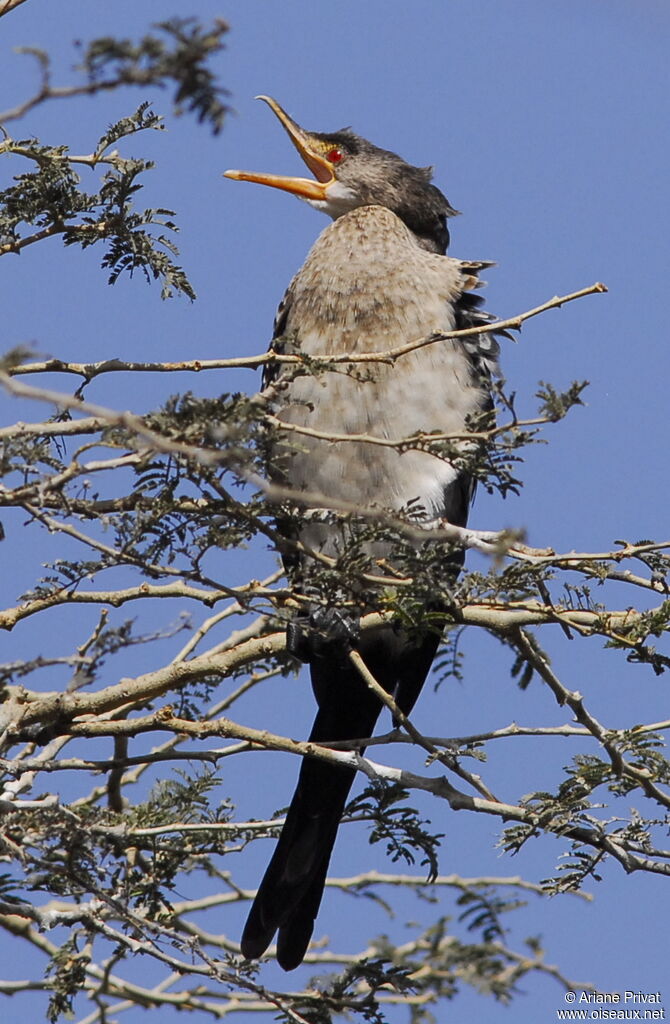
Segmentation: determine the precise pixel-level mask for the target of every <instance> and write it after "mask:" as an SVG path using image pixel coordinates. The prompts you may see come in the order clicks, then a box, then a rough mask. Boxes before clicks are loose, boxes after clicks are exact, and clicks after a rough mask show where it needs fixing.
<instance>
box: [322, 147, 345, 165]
mask: <svg viewBox="0 0 670 1024" xmlns="http://www.w3.org/2000/svg"><path fill="white" fill-rule="evenodd" d="M343 156H344V153H343V152H342V150H341V149H331V150H330V152H328V153H326V160H329V161H330V163H331V164H339V162H340V160H341V159H342V157H343Z"/></svg>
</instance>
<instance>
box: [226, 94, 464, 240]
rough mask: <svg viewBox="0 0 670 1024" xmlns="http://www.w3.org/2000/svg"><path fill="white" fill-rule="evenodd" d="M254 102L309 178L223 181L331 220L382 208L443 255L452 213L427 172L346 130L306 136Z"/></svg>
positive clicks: (233, 174) (281, 113) (281, 114)
mask: <svg viewBox="0 0 670 1024" xmlns="http://www.w3.org/2000/svg"><path fill="white" fill-rule="evenodd" d="M257 99H261V100H264V101H265V102H266V103H267V104H268V106H269V107H270V109H271V110H272V111H273V112H274V113H275V114H276V116H277V117H278V118H279V120H280V122H281V124H282V125H283V126H284V128H285V130H286V132H287V134H288V136H289V138H290V139H291V142H292V143H293V145H294V146H295V148H296V149H297V150H298V153H299V154H300V156H301V157H302V159H303V161H304V162H305V164H306V165H307V167H308V168H309V170H310V171H311V173H312V174H313V175H314V177H313V178H294V177H284V176H282V175H278V174H264V173H257V172H255V171H226V172H225V176H226V177H227V178H233V179H234V180H235V181H255V182H257V183H258V184H260V185H271V186H272V187H273V188H279V189H283V191H285V192H291V193H292V194H293V195H296V196H298V197H299V198H300V199H304V200H305V201H306V202H308V203H309V204H310V205H311V206H314V207H315V208H316V209H317V210H323V212H324V213H327V214H328V215H329V216H330V217H332V218H333V219H336V218H337V217H341V216H342V215H343V214H345V213H349V211H350V210H353V209H355V208H356V207H358V206H385V207H386V208H387V209H389V210H391V211H392V212H393V213H395V214H396V216H397V217H400V219H401V220H402V221H404V223H405V224H406V225H407V227H408V228H409V229H410V230H411V231H412V232H414V234H415V235H416V237H417V240H418V241H419V242H420V243H421V244H422V245H423V246H424V247H425V248H426V249H429V250H432V251H434V252H444V251H445V250H446V248H447V245H448V244H449V232H448V230H447V217H451V216H453V215H454V214H455V213H457V211H456V210H454V209H453V207H452V206H450V204H449V202H448V201H447V199H446V197H445V196H444V195H443V194H442V193H441V192H440V190H439V189H438V188H436V187H435V185H432V184H431V177H432V170H431V168H430V167H414V166H412V164H408V163H407V162H406V161H405V160H403V159H402V157H399V156H398V155H397V154H396V153H391V152H389V151H388V150H386V149H380V148H379V147H378V146H374V145H373V144H372V143H371V142H368V141H367V140H366V139H363V138H361V137H360V136H359V135H356V134H355V133H354V132H352V131H351V130H350V129H348V128H345V129H342V130H341V131H337V132H332V133H323V132H307V131H305V130H304V129H303V128H301V127H300V125H299V124H297V123H296V122H295V121H294V120H293V118H291V117H289V115H288V114H287V113H286V111H285V110H283V109H282V107H280V106H279V104H278V103H277V101H276V100H273V99H272V97H270V96H258V97H257Z"/></svg>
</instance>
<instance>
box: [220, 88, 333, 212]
mask: <svg viewBox="0 0 670 1024" xmlns="http://www.w3.org/2000/svg"><path fill="white" fill-rule="evenodd" d="M256 99H257V100H263V101H264V102H265V103H267V105H268V106H269V107H270V110H272V111H273V113H274V114H276V116H277V117H278V118H279V120H280V121H281V123H282V125H283V126H284V128H285V129H286V132H287V134H288V137H289V138H290V140H291V142H292V143H293V145H294V146H295V148H296V149H297V150H298V153H300V156H301V157H302V159H303V160H304V161H305V163H306V164H307V166H308V167H309V169H310V171H311V172H312V174H313V175H314V178H291V177H285V176H283V175H280V174H263V173H259V172H257V171H226V172H225V173H224V177H225V178H232V179H233V180H234V181H255V182H257V183H258V184H259V185H270V186H272V188H280V189H282V190H283V191H284V192H291V193H292V194H293V195H296V196H300V197H301V199H325V198H326V194H327V191H328V189H329V188H330V186H331V185H333V184H334V182H335V181H336V180H337V179H336V178H335V174H334V172H333V168H332V165H331V164H330V163H329V162H328V160H326V159H325V157H323V156H321V154H320V153H319V152H317V150H316V148H315V146H314V144H313V142H312V138H311V136H310V135H309V133H308V132H305V131H303V129H302V128H301V127H300V125H299V124H296V122H295V121H294V120H293V118H292V117H289V115H288V114H287V113H286V111H285V110H283V109H282V107H280V106H279V104H278V103H277V101H276V100H273V99H272V97H271V96H257V97H256Z"/></svg>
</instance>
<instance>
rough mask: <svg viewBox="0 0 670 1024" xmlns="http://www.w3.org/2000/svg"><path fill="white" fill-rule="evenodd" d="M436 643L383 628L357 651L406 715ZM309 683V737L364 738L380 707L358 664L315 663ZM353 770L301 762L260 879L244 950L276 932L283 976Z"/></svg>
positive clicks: (306, 932) (342, 660)
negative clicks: (313, 707) (312, 705)
mask: <svg viewBox="0 0 670 1024" xmlns="http://www.w3.org/2000/svg"><path fill="white" fill-rule="evenodd" d="M438 643H439V636H438V635H437V633H430V634H424V635H423V636H422V637H420V638H419V639H417V640H416V641H409V640H408V638H407V636H406V635H404V634H402V633H401V632H398V631H394V630H393V629H392V628H390V627H388V626H386V627H383V628H382V629H380V630H379V631H378V632H373V633H372V634H367V635H366V636H365V637H364V639H363V642H362V644H361V647H360V651H361V654H362V656H363V658H364V660H365V663H366V664H367V666H368V668H369V669H370V671H371V672H372V673H373V675H374V676H375V678H376V679H377V680H378V682H379V683H380V684H381V685H382V686H383V687H384V689H385V690H386V691H387V692H388V693H392V694H393V695H394V697H395V700H396V702H397V704H398V706H399V707H400V708H401V710H402V711H404V712H405V713H406V714H408V713H409V712H410V711H411V709H412V707H413V705H414V702H415V700H416V698H417V697H418V695H419V692H420V690H421V687H422V686H423V683H424V680H425V678H426V676H427V675H428V672H429V670H430V666H431V663H432V661H433V658H434V656H435V651H436V649H437V645H438ZM311 672H312V686H313V688H314V693H315V696H316V699H317V702H318V704H319V711H318V714H317V716H316V720H315V722H314V726H313V728H312V732H311V734H310V740H313V741H315V742H319V743H324V742H325V743H327V742H328V741H329V740H330V741H334V740H351V739H358V738H360V739H364V738H367V737H369V736H370V735H371V734H372V730H373V729H374V726H375V722H376V721H377V718H378V716H379V712H380V710H381V704H380V702H379V700H378V699H377V697H375V696H374V694H372V693H371V691H370V690H369V689H368V688H367V687H366V685H365V683H364V682H363V680H362V679H361V677H360V675H359V673H358V672H357V671H356V669H355V667H354V666H353V665H352V664H351V662H349V661H348V660H347V659H346V655H345V654H344V653H342V652H335V653H334V654H333V656H331V657H325V656H324V657H319V658H316V659H314V661H313V662H312V665H311ZM355 774H356V773H355V772H354V771H353V770H352V769H349V768H338V767H335V766H333V765H327V764H325V763H324V762H322V761H317V760H315V759H314V758H309V757H306V758H304V759H303V762H302V766H301V768H300V775H299V778H298V785H297V787H296V791H295V793H294V794H293V799H292V800H291V806H290V807H289V810H288V814H287V816H286V822H285V824H284V827H283V829H282V833H281V835H280V837H279V840H278V842H277V846H276V848H275V851H274V854H273V856H272V859H271V861H270V863H269V865H268V868H267V870H266V872H265V875H264V876H263V880H262V882H261V884H260V887H259V889H258V893H257V895H256V898H255V900H254V903H253V906H252V908H251V911H250V913H249V917H248V918H247V923H246V925H245V928H244V933H243V935H242V953H243V955H244V956H245V957H248V958H249V959H256V958H257V957H259V956H261V955H262V954H263V953H264V952H265V950H266V949H267V947H268V946H269V945H270V943H271V941H272V938H273V936H274V934H275V932H276V931H277V930H278V931H279V936H278V939H277V960H278V961H279V964H280V965H281V966H282V967H283V968H284V970H285V971H291V970H293V968H294V967H297V966H298V965H299V964H300V963H301V961H302V959H303V956H304V955H305V951H306V949H307V946H308V945H309V940H310V938H311V935H312V931H313V929H314V920H315V918H316V915H317V912H318V909H319V904H320V903H321V897H322V895H323V887H324V885H325V881H326V874H327V871H328V864H329V862H330V856H331V853H332V850H333V845H334V843H335V837H336V835H337V829H338V825H339V823H340V819H341V817H342V812H343V810H344V806H345V804H346V802H347V797H348V795H349V790H350V789H351V785H352V783H353V780H354V776H355Z"/></svg>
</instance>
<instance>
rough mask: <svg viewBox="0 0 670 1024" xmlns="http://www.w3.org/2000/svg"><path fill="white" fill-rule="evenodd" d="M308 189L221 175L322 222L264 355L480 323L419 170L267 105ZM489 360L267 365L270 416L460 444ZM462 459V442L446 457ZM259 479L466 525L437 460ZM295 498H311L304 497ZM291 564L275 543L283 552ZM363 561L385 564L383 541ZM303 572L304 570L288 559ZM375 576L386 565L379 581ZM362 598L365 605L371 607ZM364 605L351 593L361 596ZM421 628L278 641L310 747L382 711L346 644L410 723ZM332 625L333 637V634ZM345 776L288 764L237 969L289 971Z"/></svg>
mask: <svg viewBox="0 0 670 1024" xmlns="http://www.w3.org/2000/svg"><path fill="white" fill-rule="evenodd" d="M265 100H266V102H268V104H269V105H270V107H271V109H272V110H273V111H274V112H275V114H276V115H277V117H279V119H280V121H281V123H282V124H283V126H284V128H285V129H286V131H287V132H288V134H289V136H290V138H291V140H292V141H293V143H294V145H295V146H296V148H297V149H298V152H299V153H300V155H301V156H302V158H303V159H304V161H305V163H306V164H307V166H308V168H309V169H310V170H311V171H312V173H313V174H314V175H315V178H316V179H317V180H316V184H315V183H314V182H310V181H306V180H305V179H301V178H280V177H278V176H275V175H269V174H258V173H255V172H240V171H230V172H227V173H228V174H229V176H230V177H233V178H236V179H237V180H247V181H257V182H259V183H261V184H266V185H271V186H274V187H277V188H280V189H283V190H284V191H288V192H292V193H294V194H295V195H299V196H300V197H301V198H303V199H305V200H306V201H307V202H309V203H310V204H311V205H312V206H314V207H315V208H316V209H319V210H322V211H323V212H325V213H327V214H329V215H330V216H331V217H332V218H333V223H332V224H331V225H330V226H329V227H327V228H326V230H325V231H323V233H322V234H321V235H320V237H319V238H318V240H317V241H316V243H315V245H314V246H313V248H312V250H311V251H310V253H309V255H308V256H307V259H306V261H305V264H304V266H303V267H302V268H301V270H299V271H298V273H297V274H296V276H295V277H294V279H293V281H292V282H291V284H290V286H289V288H288V291H287V293H286V295H285V297H284V300H283V302H282V305H281V306H280V310H279V313H278V317H277V322H276V325H275V341H274V346H275V348H276V349H277V350H278V351H283V352H290V351H292V350H294V351H299V352H301V353H303V354H305V355H306V356H309V357H312V358H315V359H318V358H319V357H325V358H327V357H329V356H338V357H339V356H345V355H357V354H360V353H365V352H380V353H382V352H385V351H387V350H389V349H395V348H397V347H399V346H402V345H405V344H408V343H412V342H416V341H419V340H420V339H422V338H425V337H427V336H429V335H431V334H432V333H433V332H435V331H439V332H442V331H451V330H453V329H460V328H463V327H472V326H478V325H483V324H485V323H487V322H489V321H490V319H491V318H490V317H489V316H488V315H487V314H486V313H482V312H481V311H480V310H479V308H478V307H479V303H480V300H479V298H478V297H477V296H476V295H475V289H476V288H477V287H478V285H479V281H478V279H477V274H478V271H479V270H480V269H481V268H482V267H484V266H486V265H487V264H480V263H464V262H461V261H460V260H456V259H451V258H450V257H448V256H446V255H444V253H445V250H446V246H447V243H448V240H449V235H448V231H447V218H448V217H449V216H451V215H452V214H453V213H454V212H455V211H454V210H453V209H452V207H451V206H450V204H449V202H448V201H447V199H446V198H445V196H444V195H443V194H442V193H441V192H440V191H439V189H437V188H436V187H435V186H434V185H432V184H431V180H430V179H431V172H430V170H429V169H427V168H421V167H413V166H411V165H410V164H407V163H405V161H404V160H402V159H401V157H399V156H397V155H396V154H394V153H390V152H389V151H387V150H384V149H380V148H378V147H376V146H374V145H372V143H369V142H367V141H366V140H365V139H361V138H360V137H359V136H357V135H354V133H353V132H350V131H348V130H345V131H342V132H335V133H333V134H330V135H324V134H321V133H309V132H305V131H304V130H303V129H302V128H300V126H299V125H298V124H297V123H296V122H294V121H293V120H292V119H291V118H290V117H289V116H288V115H287V114H286V113H285V111H283V110H282V108H281V107H280V106H279V104H277V103H276V101H275V100H272V99H271V98H270V97H265ZM497 354H498V346H497V343H496V341H495V339H494V338H493V337H492V335H491V334H478V335H471V336H469V337H467V338H462V339H444V340H440V341H436V342H435V343H432V344H430V345H427V346H425V347H421V348H419V349H416V350H414V351H412V352H410V353H406V354H405V355H402V356H399V357H397V358H396V359H395V360H394V361H393V362H391V363H388V362H381V361H379V362H370V363H365V364H361V363H357V364H351V363H346V361H345V362H342V363H339V364H337V366H331V367H329V368H328V369H327V370H325V371H321V370H319V371H317V372H315V373H310V372H309V371H308V372H305V373H304V374H301V375H296V374H295V368H289V369H287V370H285V371H283V372H282V370H281V369H279V370H277V369H276V368H275V367H273V368H272V369H271V371H270V373H269V374H268V375H267V376H266V381H265V383H266V385H269V384H270V383H271V384H272V387H271V388H269V389H268V395H271V396H272V401H273V405H274V411H275V412H276V414H277V415H278V417H279V418H280V419H282V420H283V421H284V422H285V423H287V424H289V423H291V424H293V425H295V426H298V427H301V428H309V429H310V430H312V431H317V432H320V433H326V434H334V435H339V436H340V438H341V437H342V436H343V435H349V436H350V435H352V434H356V435H359V434H364V435H366V436H372V437H375V438H382V439H391V440H394V441H396V440H401V439H403V438H407V437H409V436H411V435H413V434H415V433H417V432H418V431H425V432H429V431H439V432H444V433H458V434H462V433H464V432H465V431H466V430H467V423H466V421H467V418H468V416H470V415H472V414H475V413H477V412H478V411H479V410H483V409H487V408H490V405H491V397H490V393H489V390H488V385H489V382H490V379H491V375H492V374H494V373H495V372H496V370H497ZM463 443H464V444H467V441H466V442H463ZM268 473H269V475H270V476H271V477H272V478H273V479H275V480H278V481H280V482H281V483H282V484H284V486H287V487H288V488H290V489H291V490H292V491H294V492H301V491H302V492H305V491H308V492H309V493H310V496H320V498H323V504H324V506H325V507H326V508H327V507H328V503H329V501H331V500H332V501H334V500H335V499H337V501H342V500H344V501H346V502H348V503H351V504H353V505H355V506H357V507H363V508H369V507H370V506H376V507H378V508H388V509H391V510H393V511H394V512H400V511H401V510H403V509H404V508H406V507H410V508H411V513H412V517H413V518H415V517H416V515H417V514H420V515H421V517H422V519H423V521H424V522H425V525H426V526H427V527H430V526H431V524H433V523H437V522H438V521H439V519H440V518H441V517H446V518H447V519H449V520H450V521H451V522H453V523H457V524H463V525H464V524H465V522H466V520H467V514H468V508H469V504H470V500H471V497H472V492H473V484H472V481H471V479H470V478H469V477H468V476H467V475H466V474H465V473H463V472H460V473H458V472H457V471H456V470H455V469H454V467H453V466H452V465H451V464H450V463H449V462H447V461H446V460H445V459H442V458H438V457H437V456H436V455H433V454H430V453H428V452H418V451H412V450H404V451H403V452H402V453H400V452H398V451H396V450H394V449H393V448H392V447H390V446H383V445H379V444H370V443H369V442H365V441H355V442H353V441H344V440H341V439H340V440H336V441H329V440H327V439H324V438H322V437H310V436H306V435H305V434H304V433H299V432H289V431H287V432H286V434H285V436H281V437H280V434H279V432H277V433H275V434H273V439H272V441H271V442H269V444H268ZM310 500H311V498H310ZM278 527H279V529H280V530H281V529H282V528H284V529H285V530H286V531H287V537H288V539H289V540H290V541H293V540H295V539H296V530H297V531H298V534H297V539H299V540H300V541H301V542H302V543H303V544H304V545H305V547H306V548H307V549H308V550H311V551H315V550H320V551H322V552H325V553H326V554H328V555H338V554H340V553H342V552H344V551H346V547H347V544H348V542H349V539H350V536H351V535H350V534H349V533H348V532H347V531H348V528H347V527H346V526H343V525H342V524H341V523H340V524H338V523H334V522H332V519H330V518H328V517H326V518H325V519H324V518H321V519H319V517H318V516H317V517H313V518H310V519H309V521H307V522H304V523H301V525H300V526H299V527H295V526H294V525H288V526H287V525H286V524H284V525H282V524H281V523H279V524H278ZM287 547H288V548H289V552H291V548H290V545H287ZM367 553H368V555H371V556H372V557H379V556H380V555H381V556H383V557H384V559H386V561H387V562H388V560H389V559H391V558H392V557H393V555H392V551H391V548H390V546H389V545H388V544H387V542H386V541H385V540H375V541H374V542H372V543H370V544H369V546H368V549H367ZM303 557H307V556H303ZM287 563H288V564H287V568H288V569H289V571H290V573H292V574H293V578H294V581H295V582H296V583H297V584H298V586H299V585H300V558H299V557H296V556H295V553H294V552H293V553H290V556H289V558H287ZM461 564H462V559H461V556H460V553H455V554H454V555H453V556H449V557H448V558H446V559H445V563H444V584H445V586H447V587H448V585H449V582H450V580H453V579H454V578H455V576H456V574H457V572H458V568H459V567H460V565H461ZM387 568H388V566H387ZM369 589H370V588H369V587H366V588H365V592H363V590H361V596H362V597H363V600H364V601H365V602H366V607H367V608H370V609H373V608H374V607H375V604H374V602H375V597H374V594H370V593H369ZM363 595H364V596H363ZM429 610H430V611H431V613H432V628H430V627H428V626H426V627H424V628H423V629H418V628H417V629H415V630H412V631H411V632H409V631H406V630H404V629H403V628H401V626H400V625H399V624H397V623H388V624H387V623H385V624H383V625H381V626H379V627H377V628H375V629H372V630H366V631H365V632H363V633H361V635H360V636H358V637H357V639H355V640H353V639H352V637H353V636H354V635H355V632H356V630H355V628H354V629H353V630H351V629H349V623H348V622H347V613H346V611H343V610H342V609H340V608H330V609H325V610H324V609H323V607H322V606H321V605H319V604H318V603H317V604H316V605H315V607H314V610H313V613H312V614H311V615H309V616H306V617H305V619H304V620H303V621H301V622H298V623H293V624H292V627H291V629H290V630H289V641H290V642H289V649H290V650H292V652H293V653H294V654H295V655H296V656H297V657H301V658H303V660H307V661H309V663H310V674H311V680H312V688H313V690H314V694H315V697H316V700H317V704H318V713H317V716H316V719H315V722H314V725H313V728H312V731H311V733H310V737H309V738H310V741H312V742H315V743H321V744H326V745H328V743H330V742H333V741H336V740H352V739H356V738H358V739H362V740H364V738H365V737H368V736H371V735H372V732H373V730H374V726H375V723H376V721H377V718H378V717H379V713H380V711H381V707H382V705H381V702H380V701H379V699H378V697H377V696H376V695H375V694H373V692H372V691H371V690H370V689H369V687H368V686H367V685H366V683H365V682H364V681H363V679H362V677H361V675H360V673H359V671H358V669H357V668H356V667H355V666H354V665H353V664H352V662H351V660H350V658H349V653H350V650H351V644H352V642H354V643H355V644H356V647H357V650H358V652H359V654H360V656H361V657H362V659H363V661H364V662H365V665H366V666H367V669H368V671H369V672H371V673H372V675H373V676H374V677H375V679H376V680H377V682H378V683H379V684H380V685H381V686H382V687H383V689H384V690H385V691H386V692H387V693H389V694H392V695H393V697H394V699H395V701H396V704H397V706H398V708H400V710H401V711H402V712H404V714H409V713H410V712H411V710H412V708H413V706H414V703H415V701H416V699H417V697H418V695H419V692H420V690H421V687H422V686H423V683H424V681H425V679H426V677H427V675H428V673H429V671H430V667H431V663H432V661H433V659H434V657H435V653H436V650H437V646H438V643H439V639H440V638H439V629H436V628H435V623H436V620H438V621H439V620H440V616H441V615H444V612H445V604H444V599H443V597H441V596H440V595H439V594H436V595H435V598H434V599H431V600H430V602H429ZM342 627H344V629H342ZM354 776H355V772H354V770H353V769H347V768H345V769H342V768H340V767H334V766H332V765H328V764H325V763H324V762H321V761H317V760H315V759H313V758H304V759H303V761H302V765H301V768H300V776H299V779H298V784H297V787H296V790H295V793H294V794H293V798H292V800H291V804H290V807H289V810H288V813H287V816H286V822H285V824H284V827H283V829H282V832H281V835H280V837H279V840H278V842H277V845H276V847H275V850H274V853H273V855H272V858H271V860H270V863H269V865H268V867H267V870H266V872H265V875H264V877H263V879H262V881H261V884H260V886H259V889H258V893H257V894H256V897H255V899H254V902H253V905H252V907H251V910H250V912H249V916H248V919H247V923H246V925H245V928H244V932H243V935H242V940H241V949H242V952H243V954H244V955H245V956H246V957H250V958H257V957H259V956H261V955H262V954H263V953H264V952H265V950H266V949H267V948H268V946H269V944H270V943H271V942H272V939H273V937H274V935H275V934H276V933H278V937H277V960H278V961H279V964H280V965H281V966H282V967H283V968H284V969H285V970H292V969H293V968H294V967H297V966H298V964H299V963H300V962H301V961H302V959H303V956H304V955H305V951H306V950H307V947H308V945H309V940H310V937H311V935H312V930H313V927H314V921H315V918H316V915H317V912H318V909H319V906H320V903H321V898H322V894H323V888H324V884H325V879H326V875H327V871H328V864H329V861H330V856H331V852H332V849H333V844H334V842H335V837H336V834H337V829H338V825H339V822H340V818H341V816H342V812H343V810H344V807H345V804H346V801H347V797H348V794H349V790H350V788H351V784H352V782H353V780H354Z"/></svg>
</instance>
